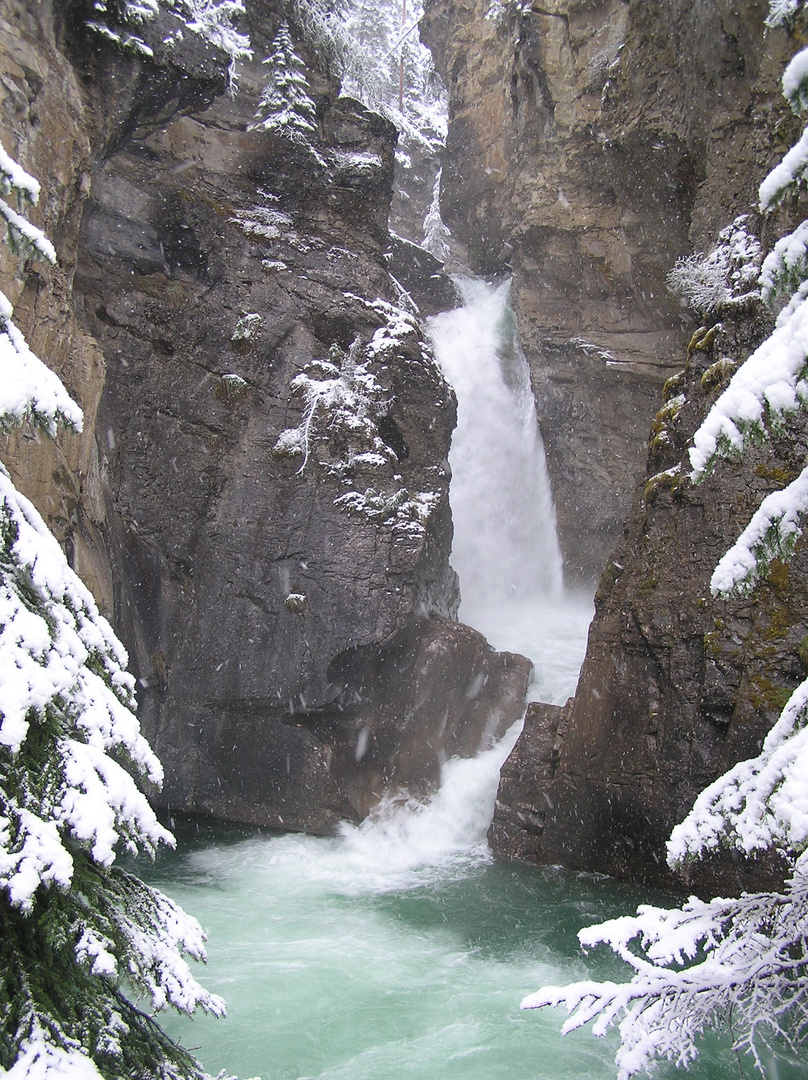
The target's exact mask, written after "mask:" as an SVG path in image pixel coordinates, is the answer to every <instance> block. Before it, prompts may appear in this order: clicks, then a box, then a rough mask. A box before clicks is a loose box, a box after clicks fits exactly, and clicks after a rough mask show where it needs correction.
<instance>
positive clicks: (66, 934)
mask: <svg viewBox="0 0 808 1080" xmlns="http://www.w3.org/2000/svg"><path fill="white" fill-rule="evenodd" d="M0 192H2V194H4V195H6V196H9V197H11V199H12V201H13V200H16V203H17V206H16V208H14V207H12V206H10V205H9V203H8V202H6V200H5V199H0V216H2V218H3V219H4V220H5V223H6V225H7V227H8V230H9V232H10V238H11V241H12V244H13V247H14V249H15V250H16V251H18V252H19V253H20V254H27V255H29V256H33V257H39V258H44V259H48V260H50V261H55V255H54V251H53V248H52V247H51V245H50V244H49V243H48V241H47V240H46V239H45V237H44V236H43V234H42V233H41V232H40V231H39V230H38V229H37V228H35V227H34V226H33V225H31V223H30V222H29V221H28V220H27V219H26V218H25V216H24V214H23V213H22V207H23V205H24V203H25V202H29V203H30V202H36V201H37V198H38V194H39V185H38V184H37V182H36V181H35V180H34V179H33V178H32V177H30V176H29V175H28V174H27V173H26V172H25V171H24V170H23V169H21V168H20V166H19V165H18V164H17V163H16V162H15V161H14V160H13V159H12V158H11V157H9V155H8V154H7V153H6V152H5V150H4V149H3V148H2V146H0ZM0 371H1V372H2V378H0V420H2V423H3V425H4V426H6V427H9V426H11V425H12V424H14V423H19V422H21V421H26V420H27V421H33V422H35V423H37V424H39V425H40V426H42V427H44V428H45V429H46V430H47V431H49V432H55V429H56V427H57V425H58V424H60V423H61V424H66V425H67V426H68V427H72V428H74V429H80V428H81V423H82V416H81V411H80V409H79V408H78V406H77V405H76V404H75V402H73V401H72V400H71V398H70V397H69V395H68V394H67V392H66V390H65V388H64V387H63V386H62V384H61V382H60V381H59V379H58V378H57V377H56V376H55V375H54V374H53V372H51V371H49V369H48V368H46V367H45V365H44V364H43V363H42V362H41V361H40V360H39V359H38V358H37V357H36V356H35V355H34V353H33V352H32V351H31V349H30V348H29V347H28V345H27V344H26V342H25V339H24V337H23V335H22V334H21V333H20V331H19V329H18V328H17V327H16V326H15V325H14V322H13V321H12V309H11V304H10V303H9V301H8V300H7V299H6V297H5V296H4V295H3V294H2V293H0ZM134 708H135V701H134V681H133V679H132V677H131V676H130V675H129V674H128V673H127V671H126V654H125V652H124V650H123V648H122V646H121V645H120V643H119V642H118V640H117V639H116V637H115V635H114V634H113V632H112V629H111V628H110V626H109V624H108V623H107V622H106V620H105V619H103V618H102V617H101V615H100V614H99V612H98V609H97V607H96V605H95V602H94V601H93V598H92V596H91V595H90V593H89V592H88V590H87V589H86V588H85V587H84V585H83V584H82V583H81V581H80V580H79V579H78V578H77V577H76V575H75V574H74V573H73V571H72V570H71V569H70V567H69V566H68V564H67V561H66V560H65V557H64V554H63V553H62V551H61V549H60V547H59V545H58V544H57V543H56V541H55V539H54V538H53V536H51V534H50V533H49V531H48V529H47V527H46V525H45V524H44V522H43V521H42V519H41V517H40V516H39V514H38V513H37V511H36V510H35V509H34V507H33V506H32V505H31V503H30V502H28V500H27V499H25V498H23V496H22V495H21V494H20V493H19V492H18V491H17V490H16V489H15V487H14V485H13V484H12V482H11V479H10V477H9V475H8V473H7V471H6V470H5V468H4V467H3V466H2V465H0V1072H1V1073H2V1074H3V1075H4V1076H5V1075H8V1076H9V1077H12V1078H13V1080H23V1078H31V1080H34V1078H36V1080H49V1078H51V1077H52V1078H54V1080H55V1078H56V1077H57V1076H58V1077H67V1076H69V1077H71V1078H76V1080H99V1078H100V1077H105V1078H117V1077H121V1078H123V1077H126V1078H142V1080H146V1078H149V1080H154V1078H160V1080H179V1078H201V1077H202V1076H203V1073H202V1070H201V1068H200V1066H199V1065H198V1063H197V1062H196V1061H195V1060H194V1059H193V1058H192V1057H191V1056H190V1055H189V1054H188V1053H187V1052H186V1051H184V1050H182V1049H181V1048H180V1047H178V1046H176V1045H174V1044H173V1043H172V1042H171V1041H170V1040H169V1039H168V1038H167V1037H166V1036H165V1035H164V1034H163V1032H162V1031H161V1030H160V1028H159V1026H158V1025H157V1023H156V1022H155V1021H154V1019H153V1018H152V1017H151V1015H149V1014H147V1013H146V1012H144V1011H143V1009H144V1007H145V1008H146V1009H149V1010H154V1011H156V1010H159V1009H162V1008H164V1007H165V1006H167V1005H173V1006H174V1007H175V1008H177V1009H179V1010H180V1011H182V1012H187V1013H190V1012H193V1011H194V1009H196V1008H197V1007H201V1008H203V1009H206V1010H208V1011H209V1012H212V1013H214V1014H221V1013H222V1012H223V1011H224V1006H223V1003H222V1001H221V1000H220V999H219V998H217V997H215V996H213V995H212V994H209V993H208V992H207V991H206V990H205V989H204V988H203V987H202V986H200V985H199V983H198V982H197V981H196V980H195V979H194V978H193V976H192V975H191V972H190V969H189V967H188V964H187V962H186V960H185V959H184V958H183V955H182V954H183V953H185V954H188V955H190V956H192V957H197V958H202V957H203V956H204V934H203V933H202V930H201V928H200V927H199V925H198V924H197V923H196V921H195V920H194V919H191V918H189V916H187V915H186V914H185V913H184V912H183V911H182V910H181V909H180V908H178V907H177V906H176V905H175V904H174V903H173V902H172V901H171V900H169V899H168V898H167V897H165V896H163V895H162V894H161V893H159V892H157V891H156V890H154V889H151V888H149V887H148V886H147V885H145V884H144V883H143V882H142V881H140V880H139V879H138V878H137V877H134V876H133V875H131V874H129V873H126V872H125V871H124V870H121V869H120V868H118V867H116V866H115V865H114V861H115V855H116V847H117V846H118V845H122V846H123V847H124V848H126V849H127V850H129V851H132V852H134V851H137V850H143V851H147V852H150V853H151V852H153V851H154V849H155V848H156V846H157V845H158V844H162V843H168V844H173V839H172V837H171V835H170V833H168V832H167V831H166V830H165V829H164V828H163V827H162V826H161V825H160V823H159V822H158V821H157V819H156V817H155V815H154V813H153V811H152V810H151V808H150V806H149V804H148V802H147V800H146V798H145V796H144V795H143V793H142V792H141V791H140V790H139V787H138V784H137V782H136V780H135V778H136V777H137V778H138V779H141V780H144V781H147V782H149V783H152V784H159V783H160V781H161V779H162V769H161V766H160V763H159V761H158V760H157V758H156V757H155V756H154V754H153V753H152V751H151V749H150V747H149V745H148V743H147V742H146V740H145V739H144V738H143V736H142V735H141V733H140V727H139V724H138V722H137V719H136V717H135V714H134ZM138 999H141V1000H142V1002H143V1004H140V1005H139V1004H136V1003H135V1002H137V1001H138Z"/></svg>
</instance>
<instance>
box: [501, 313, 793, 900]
mask: <svg viewBox="0 0 808 1080" xmlns="http://www.w3.org/2000/svg"><path fill="white" fill-rule="evenodd" d="M730 336H731V335H729V334H727V337H728V338H729V337H730ZM727 344H729V345H730V349H731V350H732V352H734V353H735V354H736V355H738V351H739V350H743V344H742V343H740V342H738V341H737V339H736V340H735V341H734V342H727ZM718 364H719V365H720V364H721V361H718ZM721 381H722V380H721V378H720V374H719V371H718V370H717V368H716V367H710V368H708V369H707V370H706V371H703V370H701V371H697V372H695V373H694V374H693V375H692V376H690V377H689V378H682V377H680V378H678V379H676V380H674V382H675V386H674V387H673V388H670V389H669V390H668V403H667V406H664V405H663V407H662V409H661V410H660V413H659V415H658V418H657V423H656V424H655V427H656V429H657V432H658V431H659V428H660V427H661V426H662V425H665V426H666V427H667V430H668V431H669V433H670V434H671V436H672V438H671V445H670V448H669V449H668V451H667V452H666V453H665V454H664V455H663V456H662V457H661V458H660V455H659V453H658V452H657V450H656V448H655V447H654V444H653V442H652V451H651V454H650V455H649V472H650V473H652V474H653V475H652V476H651V477H650V478H649V480H648V481H647V482H646V483H645V484H644V485H641V486H640V488H639V489H638V491H637V492H636V493H635V495H634V498H633V503H632V508H631V511H630V513H629V515H628V517H627V520H626V524H625V528H624V536H623V539H622V541H621V542H620V543H619V544H618V545H617V547H616V548H615V550H614V552H613V553H612V556H611V558H610V561H609V563H608V565H607V567H606V570H605V571H604V573H603V575H602V577H601V581H600V585H599V587H598V592H597V595H596V599H595V604H596V614H595V620H594V623H593V625H592V628H591V630H590V638H589V646H588V649H587V656H586V660H585V662H584V667H583V670H582V672H581V678H580V682H579V685H578V689H577V692H576V696H575V698H574V699H572V700H571V701H570V702H569V703H568V705H567V706H566V707H564V708H558V707H554V706H549V705H535V706H532V707H531V711H530V712H529V714H528V719H527V723H526V731H525V735H524V736H523V737H522V738H523V739H524V740H525V741H524V745H520V744H518V745H517V751H516V753H515V755H514V756H513V757H512V758H511V759H510V760H509V761H508V762H507V763H506V766H505V768H504V770H503V779H502V787H501V790H500V793H499V802H498V808H497V814H496V818H495V825H494V834H495V844H496V846H497V847H498V848H499V849H500V850H502V851H503V852H508V853H510V854H511V855H512V856H515V857H518V858H525V859H528V860H535V861H538V862H551V863H554V862H560V863H563V864H564V865H566V866H570V867H577V868H586V869H589V870H600V871H605V872H608V873H612V874H617V875H619V876H624V877H633V878H643V879H645V880H651V881H657V882H660V883H665V884H668V883H671V881H670V875H669V874H668V872H667V869H666V867H665V842H666V840H667V838H668V836H669V834H670V831H671V828H672V827H673V825H674V824H676V822H678V821H680V820H681V819H682V818H683V817H684V816H685V814H686V813H687V812H688V810H690V808H691V806H692V805H693V802H694V800H695V798H696V795H697V794H698V793H699V792H700V791H701V790H702V789H703V788H704V787H705V786H706V785H707V784H708V783H710V782H712V781H713V780H714V779H715V778H716V777H717V776H719V775H720V774H721V773H723V772H725V771H726V770H727V769H729V768H730V767H731V766H732V765H734V764H735V763H736V762H737V761H740V760H742V759H744V758H748V757H751V756H754V755H755V754H757V753H758V751H759V749H760V744H761V742H762V740H763V738H764V736H765V735H766V733H767V732H768V731H769V729H770V728H771V726H772V724H773V723H774V721H775V720H776V719H777V717H778V716H779V714H780V711H781V710H782V708H783V706H784V705H785V703H786V701H787V700H788V697H789V696H790V694H791V692H792V691H793V690H794V688H795V687H796V686H797V685H798V683H799V682H801V681H802V679H804V678H805V672H806V670H808V652H806V640H805V636H804V634H805V627H804V621H803V619H802V615H801V612H803V611H804V610H805V603H806V600H808V557H807V556H806V551H805V548H804V546H803V547H800V548H798V551H797V554H796V556H795V557H794V559H793V560H792V561H791V562H789V563H788V564H781V563H779V562H776V563H774V564H773V565H772V567H771V569H770V571H769V573H768V575H767V576H766V578H765V579H764V580H763V582H761V584H760V585H759V586H758V588H757V589H756V590H755V593H754V594H753V596H752V597H751V598H749V599H746V600H729V601H719V600H716V599H714V598H713V597H712V596H711V594H710V578H711V576H712V572H713V569H714V568H715V565H716V563H717V562H718V560H719V558H720V557H721V555H722V554H723V553H724V551H725V550H726V549H727V547H728V545H729V543H730V542H731V541H732V539H733V538H734V537H735V536H736V535H738V534H739V533H740V532H741V530H742V529H743V528H744V527H745V525H746V524H747V522H748V520H749V518H750V517H751V515H752V513H753V512H754V510H755V509H756V508H757V506H758V504H759V502H760V500H761V499H762V498H763V497H764V496H765V495H766V494H768V493H769V492H770V491H772V490H774V489H776V488H778V487H780V486H781V485H782V484H783V483H785V482H788V481H790V480H792V479H794V478H795V477H796V476H797V475H798V474H799V472H800V471H801V469H802V465H803V462H802V455H801V452H800V449H799V447H800V446H801V445H804V441H803V440H804V434H801V433H800V432H798V438H797V443H796V446H795V444H794V443H793V442H792V441H790V440H785V439H783V440H775V441H774V442H773V443H771V444H770V445H765V446H763V447H761V448H758V449H756V450H754V451H753V452H751V453H749V454H747V455H745V457H744V459H743V461H742V462H725V463H722V464H720V465H719V466H718V468H717V470H716V473H715V474H714V475H713V476H711V477H709V478H707V479H706V480H704V481H703V482H702V483H700V484H699V485H697V486H693V485H692V484H691V483H690V481H689V480H688V479H687V470H688V465H687V460H686V459H685V460H681V459H680V458H679V457H678V455H680V454H682V452H683V451H684V449H685V446H686V445H687V441H688V439H689V437H690V436H691V435H692V433H693V431H694V430H695V428H696V427H697V425H698V423H699V422H700V420H701V419H702V417H703V415H704V413H705V411H706V409H707V407H708V406H709V405H710V404H711V403H712V401H713V400H714V399H715V397H716V396H717V394H718V393H719V392H720V390H721V389H722V388H723V387H722V385H721ZM804 427H805V424H804V421H803V422H802V423H801V428H804ZM680 461H681V466H682V467H681V469H680V470H679V471H678V472H677V471H675V469H676V466H677V465H679V464H680ZM520 743H521V740H520ZM771 870H772V868H771V866H769V865H768V864H767V863H761V862H758V863H755V862H751V863H750V862H742V863H739V862H734V861H730V860H728V859H724V860H722V859H715V860H713V861H712V863H710V864H708V865H705V866H699V867H697V868H695V869H694V870H693V872H692V880H691V882H690V884H691V886H692V887H697V886H703V887H704V888H705V889H706V888H713V889H715V888H719V889H728V888H734V889H737V888H757V887H760V886H761V883H762V882H763V881H764V880H766V876H767V875H768V874H769V873H770V872H771Z"/></svg>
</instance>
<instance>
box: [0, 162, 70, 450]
mask: <svg viewBox="0 0 808 1080" xmlns="http://www.w3.org/2000/svg"><path fill="white" fill-rule="evenodd" d="M0 191H2V193H3V194H4V195H9V196H13V197H14V198H15V199H16V200H17V204H18V210H16V211H11V210H10V208H9V207H8V205H7V204H6V203H5V201H4V200H2V199H0V216H2V217H3V219H4V220H5V222H6V224H7V226H8V234H9V241H10V243H11V247H12V250H13V251H15V252H16V253H18V254H21V255H25V256H29V257H32V258H37V257H38V258H42V259H45V260H46V261H48V262H50V263H55V262H56V253H55V252H54V250H53V246H52V245H51V243H50V241H49V240H48V239H47V237H46V236H45V234H44V233H43V232H42V230H41V229H38V228H37V227H36V226H35V225H32V224H31V222H30V221H28V220H27V219H26V218H25V217H24V216H23V213H22V208H23V206H24V205H25V204H26V203H28V204H32V205H35V204H36V203H37V202H38V201H39V183H38V182H37V181H36V180H35V179H34V178H33V177H32V176H29V174H28V173H27V172H26V171H25V170H24V169H23V168H22V167H21V166H20V165H19V164H18V163H17V162H16V161H14V160H13V159H12V158H11V157H10V156H9V154H8V153H7V151H6V150H5V148H4V147H3V145H2V143H0ZM12 314H13V312H12V307H11V303H10V302H9V300H8V298H7V297H6V296H5V294H4V293H3V292H2V291H0V429H5V430H8V428H9V427H11V426H13V425H14V424H19V423H22V422H23V421H26V420H29V421H33V422H34V423H36V424H38V425H40V426H41V427H43V428H45V430H46V431H48V432H49V433H50V434H51V435H53V434H55V431H56V425H57V423H60V422H61V423H64V424H65V425H67V427H69V428H72V429H73V430H76V431H80V430H81V425H82V415H81V409H80V408H79V407H78V405H77V404H76V403H75V401H73V399H72V398H71V397H70V395H69V394H68V393H67V391H66V390H65V388H64V386H63V385H62V382H61V380H60V379H59V378H57V376H56V375H54V373H53V372H52V371H51V370H50V368H48V367H46V366H45V365H44V364H43V363H42V361H41V360H40V359H39V358H38V357H37V356H35V355H34V353H33V352H32V351H31V350H30V349H29V347H28V344H27V342H26V340H25V338H24V337H23V335H22V332H21V331H20V330H19V329H18V327H17V326H15V324H14V322H13V320H12Z"/></svg>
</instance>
